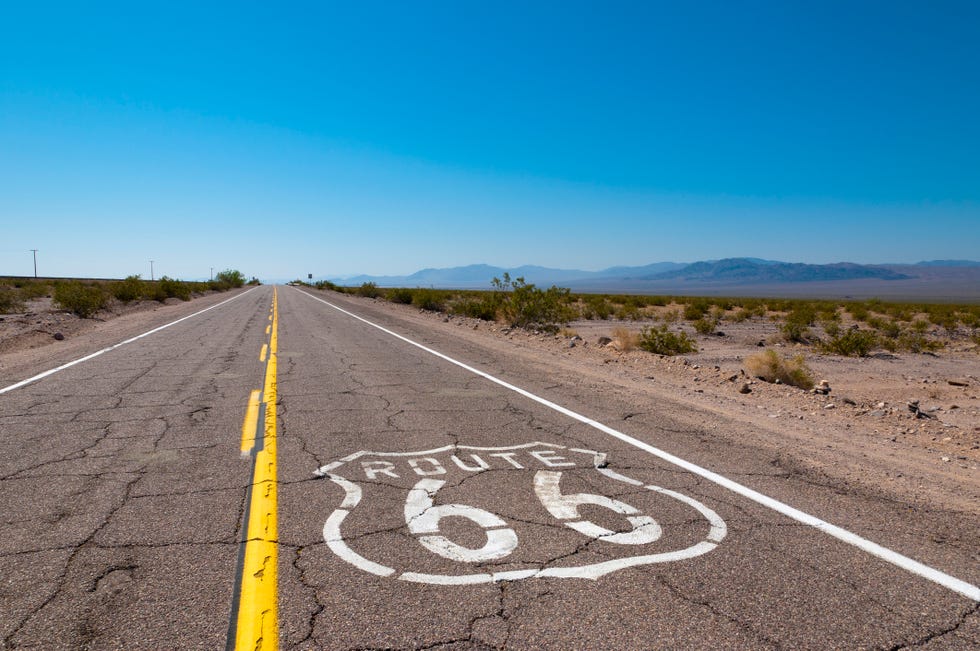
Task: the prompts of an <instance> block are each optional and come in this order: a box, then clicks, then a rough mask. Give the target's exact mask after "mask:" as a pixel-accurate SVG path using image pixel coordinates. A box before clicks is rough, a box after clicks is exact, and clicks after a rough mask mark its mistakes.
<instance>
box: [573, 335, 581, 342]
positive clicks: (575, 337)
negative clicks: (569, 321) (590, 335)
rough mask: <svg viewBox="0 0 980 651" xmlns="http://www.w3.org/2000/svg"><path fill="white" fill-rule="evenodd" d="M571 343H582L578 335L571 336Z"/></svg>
mask: <svg viewBox="0 0 980 651" xmlns="http://www.w3.org/2000/svg"><path fill="white" fill-rule="evenodd" d="M572 341H582V338H581V337H579V336H578V335H572Z"/></svg>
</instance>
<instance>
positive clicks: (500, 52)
mask: <svg viewBox="0 0 980 651" xmlns="http://www.w3.org/2000/svg"><path fill="white" fill-rule="evenodd" d="M529 5H533V6H532V7H531V8H529ZM978 116H980V3H976V2H941V1H937V2H928V3H926V2H819V3H813V2H806V3H804V2H701V3H677V2H664V3H655V2H640V3H610V2H595V3H581V2H554V3H525V2H520V3H510V2H485V3H475V2H445V3H430V2H422V3H416V2H413V3H395V2H384V3H363V2H358V3H274V4H273V3H243V2H234V3H203V2H192V3H180V2H167V3H134V2H122V3H99V2H96V3H78V2H67V3H60V2H51V3H7V5H6V6H5V8H4V12H3V20H2V21H0V224H2V236H0V275H4V274H22V275H23V274H30V273H32V272H33V268H32V257H31V253H30V251H29V250H30V249H33V248H37V249H39V253H38V262H39V272H40V273H41V274H42V275H66V276H104V277H120V276H125V275H127V274H131V273H141V274H143V275H144V276H145V277H148V276H149V260H151V259H153V260H154V261H155V262H154V269H155V273H156V275H158V276H159V275H161V274H168V275H171V276H176V277H182V278H199V277H206V276H207V275H208V274H209V272H210V268H211V267H214V268H215V270H216V271H217V270H219V269H223V268H226V267H232V268H238V269H241V270H242V271H243V272H245V273H247V274H249V275H252V274H254V275H257V276H259V277H261V278H264V279H289V278H295V277H298V276H304V277H305V274H306V273H308V272H311V273H314V274H315V275H316V276H338V275H344V274H355V273H368V274H408V273H411V272H413V271H415V270H417V269H420V268H422V267H446V266H454V265H463V264H470V263H477V262H486V263H489V264H494V265H500V266H518V265H522V264H540V265H545V266H551V267H565V268H579V269H600V268H604V267H608V266H613V265H642V264H647V263H650V262H657V261H665V260H672V261H695V260H702V259H712V258H722V257H734V256H755V257H760V258H767V259H778V260H787V261H794V262H812V263H823V262H837V261H845V260H846V261H852V262H859V263H874V262H916V261H919V260H929V259H957V258H966V259H978V258H980V153H978V152H980V119H978Z"/></svg>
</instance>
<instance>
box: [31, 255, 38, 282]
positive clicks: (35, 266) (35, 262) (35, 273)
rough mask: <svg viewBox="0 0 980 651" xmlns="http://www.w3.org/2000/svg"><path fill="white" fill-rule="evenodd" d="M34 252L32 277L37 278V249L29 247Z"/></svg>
mask: <svg viewBox="0 0 980 651" xmlns="http://www.w3.org/2000/svg"><path fill="white" fill-rule="evenodd" d="M31 251H33V252H34V277H35V278H37V249H31Z"/></svg>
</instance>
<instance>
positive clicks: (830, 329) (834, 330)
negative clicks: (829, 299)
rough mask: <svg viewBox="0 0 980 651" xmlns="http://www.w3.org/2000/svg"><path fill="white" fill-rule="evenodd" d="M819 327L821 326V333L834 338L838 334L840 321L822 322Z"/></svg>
mask: <svg viewBox="0 0 980 651" xmlns="http://www.w3.org/2000/svg"><path fill="white" fill-rule="evenodd" d="M820 325H822V326H823V331H824V332H826V333H827V336H828V337H836V336H837V335H839V334H840V321H835V320H829V321H822V322H821V323H820Z"/></svg>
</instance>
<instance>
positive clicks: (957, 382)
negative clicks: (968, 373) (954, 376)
mask: <svg viewBox="0 0 980 651" xmlns="http://www.w3.org/2000/svg"><path fill="white" fill-rule="evenodd" d="M946 383H947V384H949V385H951V386H954V387H968V386H970V383H969V382H968V381H966V380H946Z"/></svg>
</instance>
